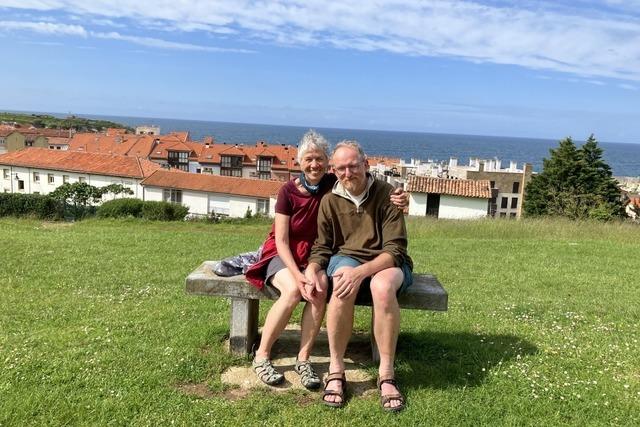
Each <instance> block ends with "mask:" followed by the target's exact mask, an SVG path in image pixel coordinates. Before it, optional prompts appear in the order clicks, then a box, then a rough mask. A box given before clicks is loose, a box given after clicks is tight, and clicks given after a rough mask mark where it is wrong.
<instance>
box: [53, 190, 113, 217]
mask: <svg viewBox="0 0 640 427" xmlns="http://www.w3.org/2000/svg"><path fill="white" fill-rule="evenodd" d="M49 195H50V196H51V197H53V198H54V199H56V200H58V201H59V202H60V203H61V207H62V209H63V210H64V212H65V213H70V214H71V215H72V216H73V217H74V218H77V219H80V218H83V217H84V216H86V215H87V213H88V211H89V210H90V209H89V207H90V206H91V205H93V204H95V203H98V202H99V201H101V200H102V189H100V188H97V187H94V186H93V185H89V184H87V183H86V182H74V183H73V184H69V183H67V184H63V185H61V186H60V187H58V188H56V189H55V190H54V191H52V192H51V193H50V194H49Z"/></svg>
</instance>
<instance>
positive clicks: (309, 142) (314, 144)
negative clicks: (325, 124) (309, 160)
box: [298, 129, 329, 163]
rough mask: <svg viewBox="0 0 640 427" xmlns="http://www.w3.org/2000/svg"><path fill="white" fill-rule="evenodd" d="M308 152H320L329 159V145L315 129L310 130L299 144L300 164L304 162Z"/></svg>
mask: <svg viewBox="0 0 640 427" xmlns="http://www.w3.org/2000/svg"><path fill="white" fill-rule="evenodd" d="M307 151H320V152H321V153H322V154H324V157H325V158H327V159H328V158H329V143H328V142H327V140H326V139H325V138H324V136H322V135H320V134H319V133H318V132H316V131H315V130H313V129H309V130H308V131H307V132H306V133H305V134H304V135H302V138H301V139H300V142H299V143H298V163H301V162H302V158H303V157H304V155H305V154H306V152H307Z"/></svg>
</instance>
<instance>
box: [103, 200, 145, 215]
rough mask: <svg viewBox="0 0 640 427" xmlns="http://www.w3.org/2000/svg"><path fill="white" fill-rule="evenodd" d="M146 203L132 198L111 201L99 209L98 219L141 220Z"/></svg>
mask: <svg viewBox="0 0 640 427" xmlns="http://www.w3.org/2000/svg"><path fill="white" fill-rule="evenodd" d="M144 203H145V202H143V201H142V200H140V199H132V198H124V199H115V200H109V201H108V202H104V203H103V204H101V205H100V207H98V212H97V215H98V218H126V217H135V218H140V217H141V216H142V206H143V204H144Z"/></svg>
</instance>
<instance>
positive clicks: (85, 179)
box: [78, 176, 87, 182]
mask: <svg viewBox="0 0 640 427" xmlns="http://www.w3.org/2000/svg"><path fill="white" fill-rule="evenodd" d="M78 182H87V178H85V177H84V176H81V177H80V178H78Z"/></svg>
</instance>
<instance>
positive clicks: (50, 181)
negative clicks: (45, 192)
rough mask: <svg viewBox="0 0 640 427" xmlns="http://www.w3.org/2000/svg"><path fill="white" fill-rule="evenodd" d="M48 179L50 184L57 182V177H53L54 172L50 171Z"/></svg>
mask: <svg viewBox="0 0 640 427" xmlns="http://www.w3.org/2000/svg"><path fill="white" fill-rule="evenodd" d="M47 181H49V184H53V183H55V182H56V181H55V178H54V177H53V174H52V173H50V174H48V175H47Z"/></svg>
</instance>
